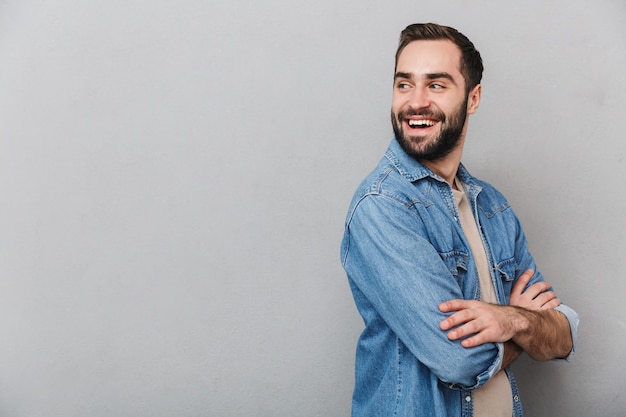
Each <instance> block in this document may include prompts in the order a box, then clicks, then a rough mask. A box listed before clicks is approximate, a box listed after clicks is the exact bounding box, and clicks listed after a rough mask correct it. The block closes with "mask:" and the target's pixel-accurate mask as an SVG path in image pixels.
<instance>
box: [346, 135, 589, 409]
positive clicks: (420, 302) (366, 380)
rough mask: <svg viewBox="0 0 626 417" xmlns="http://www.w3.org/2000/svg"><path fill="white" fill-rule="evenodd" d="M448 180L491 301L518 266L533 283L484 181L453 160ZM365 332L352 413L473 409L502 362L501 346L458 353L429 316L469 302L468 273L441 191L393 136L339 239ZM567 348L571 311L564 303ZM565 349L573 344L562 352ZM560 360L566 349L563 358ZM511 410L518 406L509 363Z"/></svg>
mask: <svg viewBox="0 0 626 417" xmlns="http://www.w3.org/2000/svg"><path fill="white" fill-rule="evenodd" d="M457 175H458V177H459V178H460V179H461V181H462V182H463V183H464V184H465V185H466V190H465V192H466V194H467V197H468V200H469V202H470V205H471V208H472V211H473V213H474V215H475V218H476V221H477V224H478V228H479V231H480V233H481V235H482V239H483V243H484V246H485V251H486V253H487V257H488V260H489V265H490V271H491V276H492V280H493V283H494V287H495V291H496V295H497V298H498V302H499V303H500V304H508V303H509V297H510V292H511V288H512V286H513V284H514V282H515V281H516V279H517V277H519V275H521V273H522V272H523V271H525V270H526V269H534V270H535V274H534V276H533V278H532V280H531V282H530V284H529V285H532V284H533V283H535V282H538V281H542V280H543V277H542V275H541V273H540V272H539V271H538V270H537V267H536V265H535V262H534V260H533V258H532V256H531V254H530V252H529V251H528V245H527V241H526V238H525V236H524V233H523V231H522V228H521V225H520V223H519V220H518V218H517V217H516V215H515V214H514V212H513V210H512V209H511V207H510V206H509V204H508V202H507V200H506V199H505V198H504V196H503V195H502V194H500V193H499V192H498V191H497V190H496V189H495V188H493V187H492V186H491V185H489V184H487V183H485V182H483V181H480V180H478V179H476V178H474V177H472V176H471V175H470V174H469V172H468V171H467V170H466V169H465V168H464V167H463V165H461V166H460V167H459V171H458V174H457ZM341 261H342V264H343V267H344V269H345V271H346V273H347V276H348V281H349V284H350V288H351V290H352V293H353V296H354V300H355V303H356V306H357V309H358V311H359V313H360V314H361V316H362V317H363V320H364V323H365V329H364V330H363V332H362V334H361V335H360V337H359V340H358V343H357V352H356V375H355V388H354V394H353V399H352V415H353V416H355V417H365V416H371V417H383V416H406V417H408V416H416V417H417V416H442V417H443V416H454V417H460V416H463V417H470V416H472V415H473V397H472V390H473V389H475V388H478V387H480V386H482V385H484V384H485V382H487V381H488V380H489V378H490V377H492V376H493V375H494V374H495V373H496V372H498V371H499V370H500V369H501V362H502V356H503V346H502V344H500V343H487V344H483V345H480V346H477V347H474V348H464V347H462V346H461V344H460V342H459V341H450V340H449V339H448V337H447V334H446V332H444V331H442V330H441V329H440V328H439V323H440V322H441V321H442V320H443V319H445V318H446V317H447V316H449V315H450V314H449V313H447V314H444V313H441V312H440V311H439V309H438V306H439V304H440V303H442V302H444V301H448V300H452V299H459V298H462V299H471V300H480V298H481V297H480V287H479V281H478V272H477V270H476V265H475V264H474V260H473V258H472V255H471V251H470V248H469V244H468V242H467V240H466V239H465V235H464V233H463V230H462V228H461V224H460V220H459V215H458V212H457V208H456V204H455V200H454V196H453V194H452V189H451V187H450V186H449V184H448V183H447V182H446V181H444V180H443V179H442V178H441V177H439V176H437V175H435V174H434V173H433V172H432V171H431V170H429V169H428V168H426V167H425V166H424V165H422V164H420V163H419V162H418V161H416V160H415V159H413V158H411V157H410V156H408V155H407V154H406V153H405V152H404V151H403V150H402V148H401V147H400V145H399V144H398V143H397V142H396V140H395V139H394V140H392V142H391V144H390V146H389V148H388V149H387V152H386V154H385V156H384V158H382V160H381V162H380V163H379V165H378V166H377V167H376V169H375V170H374V171H373V172H372V173H371V174H370V175H369V176H368V177H367V178H366V179H365V180H364V181H363V182H362V183H361V185H360V186H359V187H358V189H357V191H356V193H355V195H354V198H353V200H352V203H351V205H350V208H349V211H348V215H347V219H346V225H345V233H344V237H343V241H342V245H341ZM557 310H559V311H561V312H562V313H564V314H565V315H566V316H567V318H568V320H569V322H570V327H571V329H572V336H573V340H574V343H575V341H576V333H577V327H578V316H577V314H576V313H575V312H574V311H573V310H572V309H570V308H569V307H567V306H565V305H563V304H562V305H561V306H559V307H558V308H557ZM572 353H573V350H572ZM570 355H571V354H570ZM506 373H507V375H508V378H509V381H510V382H511V387H512V392H513V398H512V399H511V401H512V402H513V414H514V416H515V417H519V416H522V415H523V414H522V405H521V401H520V398H519V392H518V388H517V385H516V382H515V378H514V376H513V373H512V371H511V369H506Z"/></svg>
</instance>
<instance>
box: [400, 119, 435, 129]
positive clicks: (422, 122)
mask: <svg viewBox="0 0 626 417" xmlns="http://www.w3.org/2000/svg"><path fill="white" fill-rule="evenodd" d="M407 124H408V125H409V127H411V128H414V129H425V128H427V127H432V126H434V125H436V124H437V121H436V120H431V119H417V120H415V119H409V120H407Z"/></svg>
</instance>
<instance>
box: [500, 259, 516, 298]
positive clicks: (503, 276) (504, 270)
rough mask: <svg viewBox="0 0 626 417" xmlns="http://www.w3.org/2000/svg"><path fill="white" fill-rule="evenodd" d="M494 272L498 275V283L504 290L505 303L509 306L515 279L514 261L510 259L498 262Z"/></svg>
mask: <svg viewBox="0 0 626 417" xmlns="http://www.w3.org/2000/svg"><path fill="white" fill-rule="evenodd" d="M496 272H497V273H498V274H499V275H500V281H501V282H502V287H503V289H504V296H505V298H506V300H505V303H506V304H509V299H510V294H511V288H513V283H514V282H515V278H516V277H517V265H516V264H515V259H514V258H510V259H507V260H505V261H502V262H499V263H498V264H497V265H496Z"/></svg>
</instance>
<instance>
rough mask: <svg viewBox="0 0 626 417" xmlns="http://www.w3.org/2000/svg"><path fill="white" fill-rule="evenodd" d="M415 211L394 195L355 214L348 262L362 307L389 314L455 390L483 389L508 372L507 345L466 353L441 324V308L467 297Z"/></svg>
mask: <svg viewBox="0 0 626 417" xmlns="http://www.w3.org/2000/svg"><path fill="white" fill-rule="evenodd" d="M424 230H425V228H424V227H423V224H422V219H421V218H420V216H419V214H418V213H417V211H415V210H409V209H408V208H407V207H406V205H405V204H404V203H403V202H402V201H400V200H396V199H394V198H393V197H390V196H386V195H380V194H374V195H367V196H366V197H364V198H362V199H361V200H360V201H359V202H357V203H356V204H355V207H354V209H353V210H352V212H351V213H349V217H348V220H347V223H346V231H345V236H344V242H343V245H342V263H343V266H344V268H345V270H346V272H347V274H348V278H349V280H350V281H351V285H353V286H356V288H358V291H360V293H362V295H363V297H365V298H366V299H367V307H366V308H367V309H370V308H371V309H372V310H374V311H366V312H364V311H363V306H358V302H357V306H358V307H359V309H360V311H361V314H362V315H363V316H364V318H365V320H366V325H367V314H376V315H379V316H381V317H382V319H383V320H384V322H385V323H386V324H387V325H388V326H389V328H390V329H391V330H392V331H393V332H394V333H395V334H396V335H397V336H398V337H399V338H400V340H401V341H402V342H403V343H404V344H405V345H406V346H407V348H408V349H409V350H410V351H411V353H412V354H413V355H414V356H415V357H416V358H417V359H418V360H419V361H420V362H421V363H422V364H424V365H425V366H427V367H428V368H429V369H430V370H431V371H432V372H433V373H434V374H435V375H437V377H438V378H439V379H440V380H441V381H442V382H444V383H446V384H447V385H448V386H450V387H451V388H464V389H473V388H477V387H479V386H482V385H484V384H485V383H486V382H487V381H488V380H489V378H491V377H492V376H493V375H494V374H495V373H496V372H497V371H498V370H499V369H500V367H501V362H502V357H503V346H502V344H497V343H486V344H483V345H480V346H476V347H473V348H464V347H462V346H461V344H460V341H459V340H456V341H451V340H449V339H448V337H447V332H445V331H443V330H441V329H440V328H439V323H440V322H441V321H442V320H444V319H445V318H446V317H448V316H449V315H450V313H442V312H440V311H439V307H438V306H439V304H441V303H442V302H444V301H448V300H452V299H462V298H464V297H463V294H462V292H461V288H460V286H459V284H458V282H457V280H456V279H455V277H454V276H453V275H452V273H451V272H450V269H449V268H448V267H447V266H446V265H445V263H444V261H443V260H442V257H441V256H440V254H439V253H438V252H437V251H436V249H435V248H434V247H433V245H432V244H431V243H430V241H429V239H427V237H426V233H425V232H424Z"/></svg>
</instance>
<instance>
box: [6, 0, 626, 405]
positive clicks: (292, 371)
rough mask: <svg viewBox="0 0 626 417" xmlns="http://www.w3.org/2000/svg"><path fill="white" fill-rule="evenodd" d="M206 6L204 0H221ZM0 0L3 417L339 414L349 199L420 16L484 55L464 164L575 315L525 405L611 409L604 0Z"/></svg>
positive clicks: (611, 234) (614, 174)
mask: <svg viewBox="0 0 626 417" xmlns="http://www.w3.org/2000/svg"><path fill="white" fill-rule="evenodd" d="M215 3H217V4H215ZM521 3H522V2H517V3H515V4H509V2H492V1H486V0H482V1H471V2H469V1H461V0H458V1H452V0H448V1H440V2H418V1H388V2H363V1H356V0H354V1H349V2H337V1H334V0H333V1H330V0H318V1H300V0H298V1H280V0H264V1H251V0H250V1H243V0H235V1H232V0H229V1H219V2H218V1H215V0H214V1H209V2H207V1H201V0H177V1H173V0H171V1H168V0H152V1H147V0H143V1H139V0H124V1H121V0H107V1H103V0H102V1H89V2H84V1H78V0H56V1H49V2H42V1H18V0H4V1H3V2H1V3H0V416H9V417H26V416H27V417H37V416H42V417H56V416H63V417H68V416H77V417H78V416H81V417H82V416H90V417H91V416H93V417H97V416H107V417H108V416H151V417H155V416H220V417H221V416H290V417H293V416H307V417H308V416H324V417H328V416H345V415H348V413H349V408H350V396H351V391H352V381H353V379H352V378H353V366H354V347H355V343H356V339H357V337H358V334H359V332H360V331H361V328H362V323H361V320H360V318H359V317H358V315H357V313H356V310H355V308H354V306H353V301H352V298H351V294H350V291H349V288H348V285H347V281H346V279H345V276H344V273H343V270H342V269H341V266H340V263H339V256H338V251H339V242H340V239H341V235H342V231H343V220H344V215H345V210H346V209H347V205H348V202H349V200H350V197H351V195H352V192H353V190H354V188H355V187H356V185H357V183H358V182H359V181H360V180H361V178H362V177H363V176H364V175H365V174H366V173H367V172H368V171H369V170H370V169H371V168H373V166H374V164H375V163H376V162H377V161H378V159H379V158H380V156H381V155H382V153H383V152H384V149H385V148H386V146H387V144H388V142H389V140H390V138H391V129H390V126H389V121H388V118H389V116H388V114H389V108H390V95H391V75H392V70H393V54H394V51H395V47H396V41H397V37H398V34H399V32H400V30H401V29H402V28H404V27H405V26H406V25H407V24H409V23H413V22H416V21H437V22H441V23H445V24H449V25H453V26H456V27H458V28H459V29H460V30H461V31H463V32H464V33H466V34H467V35H468V36H469V37H470V38H471V39H472V40H473V41H474V42H475V43H476V45H477V46H478V48H479V49H480V51H481V52H482V54H483V56H484V60H485V64H486V68H487V69H486V73H485V78H484V84H483V85H484V95H483V102H482V104H481V109H480V110H479V112H478V114H477V115H475V116H473V118H472V121H471V124H470V132H469V138H468V144H467V151H466V153H465V156H464V162H465V164H466V165H467V166H468V167H469V168H470V170H471V171H472V172H473V173H474V174H475V175H477V176H480V177H483V178H485V179H487V180H489V181H491V182H492V183H494V184H495V185H496V186H497V187H499V188H500V189H501V190H502V191H503V192H504V193H505V194H507V195H508V196H509V198H510V200H511V202H512V204H513V206H514V207H515V209H516V211H517V212H518V214H519V216H520V217H521V219H522V221H523V224H524V225H525V228H526V232H527V235H528V238H529V240H530V243H531V248H532V249H533V252H534V254H535V256H536V258H537V261H538V263H539V265H540V266H541V268H542V270H543V272H544V274H545V275H546V277H547V279H548V280H549V282H551V283H552V284H553V285H554V286H555V287H556V289H557V291H558V293H559V295H560V296H561V298H562V299H563V300H564V301H565V302H567V304H569V305H571V306H573V307H574V308H575V309H576V310H577V311H578V312H579V313H580V315H581V318H582V323H581V328H580V331H581V336H580V341H579V347H578V354H577V356H576V359H575V361H574V362H573V363H571V364H562V363H543V364H536V363H533V362H531V361H530V360H526V359H523V360H521V361H520V362H519V363H518V365H517V370H518V377H519V379H520V380H521V381H520V382H521V387H522V393H523V395H524V400H525V406H526V410H527V414H528V415H529V416H546V417H550V416H580V417H588V416H603V417H606V416H623V415H624V411H623V410H624V408H625V406H626V400H625V399H624V396H623V388H622V386H621V385H622V384H621V383H622V381H623V375H624V372H625V370H626V353H625V352H626V349H625V344H626V318H625V314H624V313H625V310H626V308H625V307H624V302H623V300H624V295H626V279H624V276H623V274H624V266H623V264H624V257H625V253H626V233H624V224H625V220H624V216H625V215H626V187H625V185H624V177H625V173H626V167H625V163H626V161H625V158H626V136H625V135H624V117H625V115H626V105H625V99H626V77H625V76H624V74H625V73H626V54H625V53H624V41H625V40H626V29H625V25H624V22H625V21H626V5H625V3H624V2H623V1H622V0H598V1H596V2H593V6H590V3H589V2H588V1H581V0H569V1H545V0H532V1H526V2H523V4H521Z"/></svg>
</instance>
